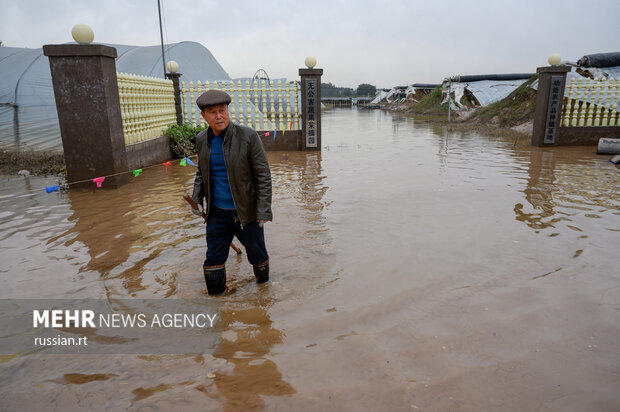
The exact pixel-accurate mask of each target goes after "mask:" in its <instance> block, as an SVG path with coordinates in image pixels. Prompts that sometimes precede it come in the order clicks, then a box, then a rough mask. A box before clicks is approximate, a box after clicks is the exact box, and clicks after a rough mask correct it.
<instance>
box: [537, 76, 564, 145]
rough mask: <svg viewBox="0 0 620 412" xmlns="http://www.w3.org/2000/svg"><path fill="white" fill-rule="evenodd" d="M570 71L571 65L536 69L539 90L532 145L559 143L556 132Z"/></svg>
mask: <svg viewBox="0 0 620 412" xmlns="http://www.w3.org/2000/svg"><path fill="white" fill-rule="evenodd" d="M569 71H570V67H569V66H546V67H539V68H537V69H536V73H538V91H537V92H536V111H535V113H534V125H533V127H532V146H546V145H553V144H556V143H557V142H556V133H557V130H558V128H559V127H560V119H561V117H562V104H563V100H564V85H565V84H566V73H568V72H569Z"/></svg>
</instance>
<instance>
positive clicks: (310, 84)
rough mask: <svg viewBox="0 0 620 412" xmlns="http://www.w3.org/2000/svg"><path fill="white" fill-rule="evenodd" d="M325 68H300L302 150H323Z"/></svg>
mask: <svg viewBox="0 0 620 412" xmlns="http://www.w3.org/2000/svg"><path fill="white" fill-rule="evenodd" d="M322 75H323V69H299V76H301V116H302V122H301V124H302V127H301V130H302V133H301V150H311V151H320V150H321V76H322Z"/></svg>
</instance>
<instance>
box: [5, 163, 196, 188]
mask: <svg viewBox="0 0 620 412" xmlns="http://www.w3.org/2000/svg"><path fill="white" fill-rule="evenodd" d="M196 159H198V155H196ZM177 160H178V161H179V163H182V162H183V161H185V163H186V164H190V165H192V166H195V167H198V165H196V163H194V162H193V161H191V160H190V159H189V158H187V157H186V158H184V159H177ZM196 161H197V160H196ZM166 163H167V165H166ZM166 163H162V164H163V165H165V166H166V172H167V169H168V166H171V165H172V162H166ZM153 167H161V166H160V164H159V163H158V164H155V165H151V166H147V167H144V168H142V169H135V170H128V171H125V172H119V173H114V174H110V175H106V176H100V177H96V178H94V179H86V180H79V181H76V182H70V183H64V184H61V185H54V186H44V187H43V189H44V190H45V192H46V193H48V194H49V193H53V192H56V191H59V190H60V189H61V188H62V189H63V190H64V189H65V188H68V187H69V186H71V185H76V184H79V183H86V182H94V183H95V184H96V185H97V187H98V188H101V187H103V186H102V184H103V182H104V180H105V178H106V177H113V176H119V175H123V174H125V173H133V175H134V177H138V175H139V174H140V173H142V172H143V170H144V169H150V168H153ZM31 192H32V191H31V190H28V191H23V192H17V193H9V194H3V195H0V198H2V197H13V196H19V195H23V194H27V193H31Z"/></svg>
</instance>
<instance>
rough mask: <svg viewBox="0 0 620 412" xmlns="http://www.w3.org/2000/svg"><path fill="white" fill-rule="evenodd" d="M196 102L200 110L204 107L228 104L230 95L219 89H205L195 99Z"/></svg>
mask: <svg viewBox="0 0 620 412" xmlns="http://www.w3.org/2000/svg"><path fill="white" fill-rule="evenodd" d="M196 104H197V105H198V107H199V108H200V111H202V110H204V108H205V107H209V106H217V105H218V104H230V96H229V95H228V93H226V92H223V91H221V90H207V91H206V92H204V93H203V94H201V95H200V96H199V97H198V99H196Z"/></svg>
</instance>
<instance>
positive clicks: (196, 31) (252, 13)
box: [0, 0, 620, 87]
mask: <svg viewBox="0 0 620 412" xmlns="http://www.w3.org/2000/svg"><path fill="white" fill-rule="evenodd" d="M161 4H162V8H163V13H164V17H165V39H164V40H165V41H166V39H167V41H166V42H170V43H174V42H179V41H196V42H199V43H201V44H202V45H204V46H205V47H207V48H208V49H209V50H210V51H211V53H212V54H213V55H214V56H215V58H216V59H217V60H218V61H219V63H220V64H221V65H222V66H223V67H224V69H225V70H226V71H227V72H228V74H229V75H230V76H231V77H233V78H236V77H251V76H252V75H253V74H254V72H256V70H257V69H259V68H262V69H265V70H266V71H267V73H268V74H269V76H270V77H273V78H278V77H287V78H291V79H292V78H296V77H298V71H297V70H298V68H300V67H303V66H304V64H303V62H304V59H305V57H306V56H308V55H313V56H315V57H316V59H317V62H318V63H317V67H318V68H322V69H323V70H324V75H323V81H325V82H331V83H334V84H336V85H338V86H346V87H357V85H358V84H360V83H370V84H373V85H375V86H377V87H392V86H397V85H406V84H412V83H439V82H441V80H442V79H443V78H444V77H447V76H452V75H457V74H460V75H466V74H487V73H521V72H534V71H535V70H536V67H538V66H544V65H546V64H547V58H548V57H549V55H550V54H552V53H559V54H560V55H561V56H562V58H563V59H565V60H569V61H576V60H577V59H579V58H580V57H581V56H583V55H585V54H591V53H601V52H609V51H620V21H619V20H620V1H618V0H591V1H583V0H580V1H576V0H561V1H556V0H549V1H547V0H498V1H490V0H486V1H484V0H480V1H457V0H445V1H442V0H424V1H417V0H416V1H413V0H411V1H405V0H394V1H390V0H383V1H380V0H378V1H377V0H375V1H370V0H358V1H342V0H314V1H303V2H302V1H274V0H263V1H250V0H247V1H246V0H240V1H234V0H229V1H215V0H193V1H188V0H174V1H172V0H161ZM77 23H85V24H88V25H89V26H91V27H92V29H93V30H94V32H95V42H99V43H114V44H127V45H140V46H147V45H158V44H159V43H160V35H159V20H158V13H157V0H122V1H121V0H73V1H69V0H45V1H43V0H0V41H2V42H3V43H4V45H5V46H11V47H31V48H39V47H41V46H42V45H44V44H54V43H65V42H70V41H72V38H71V28H72V27H73V25H74V24H77ZM179 64H180V66H181V69H180V72H182V71H183V69H182V68H183V62H179Z"/></svg>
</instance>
